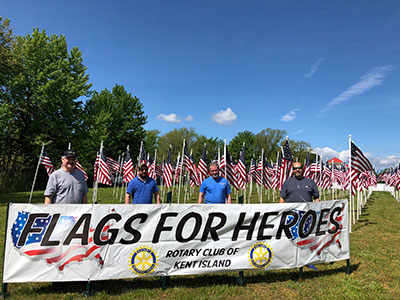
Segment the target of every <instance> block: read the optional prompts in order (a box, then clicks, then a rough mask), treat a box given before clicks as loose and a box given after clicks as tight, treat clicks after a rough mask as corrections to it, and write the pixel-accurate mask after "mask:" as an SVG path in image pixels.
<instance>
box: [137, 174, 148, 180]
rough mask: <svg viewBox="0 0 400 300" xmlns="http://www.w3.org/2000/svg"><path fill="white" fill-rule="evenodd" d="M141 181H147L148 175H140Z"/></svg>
mask: <svg viewBox="0 0 400 300" xmlns="http://www.w3.org/2000/svg"><path fill="white" fill-rule="evenodd" d="M139 177H140V179H147V177H148V175H147V174H139Z"/></svg>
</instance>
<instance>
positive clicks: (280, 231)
mask: <svg viewBox="0 0 400 300" xmlns="http://www.w3.org/2000/svg"><path fill="white" fill-rule="evenodd" d="M347 218H348V208H347V200H336V201H323V202H314V203H291V204H254V205H253V204H251V205H249V204H245V205H240V204H231V205H228V204H224V205H222V204H220V205H205V204H200V205H199V204H192V205H188V204H186V205H180V204H172V205H169V204H163V205H126V204H125V205H124V204H122V205H114V204H105V205H90V204H87V205H44V204H43V205H30V204H11V205H10V207H9V214H8V224H7V232H6V251H5V263H4V272H3V281H4V282H29V281H86V280H105V279H117V278H132V277H138V276H160V275H188V274H204V273H212V272H220V271H234V270H255V269H270V270H272V269H286V268H297V267H301V266H304V265H307V264H314V263H322V262H331V261H337V260H343V259H348V258H350V246H349V231H348V219H347Z"/></svg>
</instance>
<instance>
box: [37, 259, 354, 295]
mask: <svg viewBox="0 0 400 300" xmlns="http://www.w3.org/2000/svg"><path fill="white" fill-rule="evenodd" d="M326 265H328V264H326ZM319 266H324V265H317V267H319ZM359 266H360V263H357V264H351V266H350V268H351V272H354V271H356V270H357V269H358V268H359ZM334 267H335V265H333V266H332V269H328V270H308V269H307V268H303V271H304V273H303V280H307V279H312V278H318V277H324V276H333V275H335V274H339V273H345V272H346V266H345V265H344V266H340V267H338V268H334ZM298 270H299V269H291V270H284V271H281V272H274V271H266V272H256V271H250V272H245V273H244V276H245V281H246V284H258V283H275V282H286V281H297V280H298V278H299V272H298ZM238 274H239V272H230V273H229V274H210V275H197V276H185V277H182V276H172V277H170V278H169V279H168V283H167V289H170V288H204V287H213V286H218V285H228V286H234V285H237V277H238ZM159 278H160V277H152V278H146V279H132V280H122V279H121V280H107V281H94V282H92V290H93V291H94V292H95V293H100V292H102V293H105V294H108V295H121V294H125V293H129V292H132V291H137V290H159V289H161V281H160V280H159ZM85 289H86V282H64V283H57V284H51V283H49V284H48V285H46V286H41V287H38V288H35V289H34V291H33V292H34V293H35V294H50V293H65V292H69V293H78V294H82V293H83V292H84V291H85Z"/></svg>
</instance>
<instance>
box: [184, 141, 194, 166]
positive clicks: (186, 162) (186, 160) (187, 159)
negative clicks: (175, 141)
mask: <svg viewBox="0 0 400 300" xmlns="http://www.w3.org/2000/svg"><path fill="white" fill-rule="evenodd" d="M183 166H184V167H185V168H186V170H187V171H188V172H190V170H191V169H193V162H192V160H191V159H190V154H189V151H188V149H187V147H186V143H184V145H183Z"/></svg>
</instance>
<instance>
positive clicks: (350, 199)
mask: <svg viewBox="0 0 400 300" xmlns="http://www.w3.org/2000/svg"><path fill="white" fill-rule="evenodd" d="M352 177H353V176H352V174H351V134H349V232H351V221H352V216H351V210H352V193H351V190H352V184H353V182H352Z"/></svg>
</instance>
